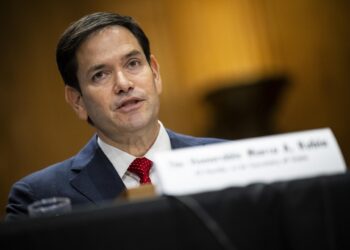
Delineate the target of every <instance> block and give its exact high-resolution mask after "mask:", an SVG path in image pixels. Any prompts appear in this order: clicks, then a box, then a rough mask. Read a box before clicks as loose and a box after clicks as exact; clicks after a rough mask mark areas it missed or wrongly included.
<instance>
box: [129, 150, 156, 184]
mask: <svg viewBox="0 0 350 250" xmlns="http://www.w3.org/2000/svg"><path fill="white" fill-rule="evenodd" d="M152 164H153V162H152V161H150V160H148V159H147V158H146V157H141V158H136V159H135V160H134V161H133V162H132V163H131V164H130V166H129V168H128V171H129V172H131V173H134V174H136V175H137V176H138V177H140V183H141V184H146V183H151V179H150V178H149V171H150V169H151V167H152Z"/></svg>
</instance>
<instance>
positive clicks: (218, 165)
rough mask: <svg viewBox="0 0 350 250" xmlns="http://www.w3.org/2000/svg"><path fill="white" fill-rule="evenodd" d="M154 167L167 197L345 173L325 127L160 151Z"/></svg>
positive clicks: (335, 144) (160, 187)
mask: <svg viewBox="0 0 350 250" xmlns="http://www.w3.org/2000/svg"><path fill="white" fill-rule="evenodd" d="M155 167H156V170H157V171H156V172H157V174H158V178H159V186H158V187H157V188H158V192H159V193H165V194H172V195H182V194H190V193H197V192H204V191H210V190H218V189H222V188H225V187H229V186H244V185H247V184H251V183H256V182H262V183H268V182H273V181H283V180H291V179H297V178H305V177H313V176H318V175H323V174H336V173H343V172H345V170H346V165H345V162H344V159H343V156H342V154H341V151H340V149H339V146H338V144H337V142H336V139H335V137H334V135H333V133H332V131H331V130H330V129H328V128H325V129H316V130H310V131H304V132H297V133H288V134H281V135H273V136H266V137H258V138H252V139H244V140H237V141H229V142H223V143H217V144H211V145H206V146H198V147H191V148H184V149H178V150H173V151H168V152H161V153H159V154H157V155H156V157H155Z"/></svg>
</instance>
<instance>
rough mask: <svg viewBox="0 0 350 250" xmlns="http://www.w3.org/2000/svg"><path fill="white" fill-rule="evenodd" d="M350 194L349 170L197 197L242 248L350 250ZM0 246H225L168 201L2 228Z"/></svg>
mask: <svg viewBox="0 0 350 250" xmlns="http://www.w3.org/2000/svg"><path fill="white" fill-rule="evenodd" d="M349 197H350V174H349V173H347V174H343V175H334V176H324V177H317V178H309V179H303V180H294V181H288V182H278V183H272V184H253V185H249V186H246V187H239V188H238V187H232V188H228V189H225V190H221V191H216V192H207V193H201V194H196V195H192V196H191V198H193V199H195V200H196V201H197V202H198V203H199V204H200V205H201V206H202V207H203V208H204V209H205V210H206V211H207V212H208V214H210V215H211V216H212V218H214V219H215V220H216V222H217V223H218V225H220V227H221V228H222V230H223V231H224V232H225V233H226V235H227V236H228V238H229V239H230V241H231V243H232V245H234V246H235V248H236V249H238V250H241V249H242V250H243V249H269V250H271V249H308V250H309V249H317V250H320V249H350V240H349V239H350V237H348V236H350V235H349V234H350V213H349V212H350V199H349ZM132 235H134V237H133V236H132ZM5 246H6V247H5ZM0 247H1V249H64V248H65V247H69V248H70V249H71V248H78V249H170V250H171V249H220V248H219V246H218V245H217V242H216V241H215V240H214V238H213V236H212V235H211V234H210V233H209V232H208V231H207V230H206V229H205V227H203V224H202V223H201V222H200V221H199V220H198V218H197V217H195V216H193V214H192V213H190V212H189V211H188V210H186V209H184V207H183V206H181V205H180V204H179V203H176V202H175V201H174V200H172V199H169V198H166V197H159V198H156V199H151V200H145V201H140V202H128V203H127V202H120V203H118V204H115V205H113V206H112V205H109V206H104V207H100V208H94V209H85V210H81V211H79V212H73V213H71V214H67V215H63V216H60V217H54V218H39V219H28V220H25V221H19V222H11V223H2V224H0Z"/></svg>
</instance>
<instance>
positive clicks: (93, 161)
mask: <svg viewBox="0 0 350 250" xmlns="http://www.w3.org/2000/svg"><path fill="white" fill-rule="evenodd" d="M72 171H73V172H75V173H76V174H75V175H74V177H73V178H72V179H71V185H72V186H73V187H74V188H75V189H76V190H77V191H78V192H80V193H81V194H82V195H84V196H85V197H87V198H88V199H89V200H90V201H92V202H94V203H98V202H101V201H104V200H111V199H115V198H116V197H117V196H118V195H119V194H120V193H121V192H122V191H123V190H124V189H125V186H124V184H123V182H122V180H121V178H120V177H119V175H118V173H117V171H116V170H115V169H114V167H113V165H112V164H111V162H110V161H109V160H108V158H107V157H106V156H105V154H104V153H103V152H102V150H101V149H100V148H99V147H98V145H97V141H96V137H94V138H93V139H92V140H90V142H89V143H88V144H87V145H86V147H85V148H84V149H83V150H82V151H81V152H80V153H79V154H78V155H77V156H76V159H75V161H74V163H73V166H72Z"/></svg>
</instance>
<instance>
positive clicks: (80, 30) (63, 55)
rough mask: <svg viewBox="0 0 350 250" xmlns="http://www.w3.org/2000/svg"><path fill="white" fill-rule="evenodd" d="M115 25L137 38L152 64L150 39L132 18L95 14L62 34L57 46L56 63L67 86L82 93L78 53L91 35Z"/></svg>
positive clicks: (85, 17)
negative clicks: (78, 75) (78, 71)
mask: <svg viewBox="0 0 350 250" xmlns="http://www.w3.org/2000/svg"><path fill="white" fill-rule="evenodd" d="M113 25H119V26H122V27H125V28H126V29H128V30H129V31H130V32H131V33H132V34H133V35H134V36H135V38H136V39H137V41H138V42H139V44H140V46H141V47H142V50H143V53H144V54H145V56H146V59H147V61H148V62H150V54H151V51H150V46H149V41H148V38H147V36H146V34H145V33H144V32H143V30H142V29H141V27H140V26H139V25H138V24H137V22H136V21H135V20H134V19H133V18H132V17H129V16H122V15H119V14H116V13H109V12H97V13H93V14H90V15H87V16H84V17H82V18H81V19H79V20H78V21H76V22H74V23H73V24H71V25H70V26H69V27H68V28H67V29H66V30H65V32H64V33H63V34H62V36H61V38H60V40H59V42H58V44H57V48H56V62H57V66H58V69H59V71H60V73H61V76H62V78H63V81H64V83H65V84H66V85H69V86H71V87H74V88H75V89H77V90H78V91H81V90H80V86H79V81H78V77H77V70H78V63H77V59H76V52H77V50H78V49H79V47H80V45H81V44H82V43H83V42H84V41H85V40H86V39H87V38H88V36H89V35H90V34H92V33H94V32H96V31H98V30H101V29H103V28H105V27H107V26H113Z"/></svg>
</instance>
